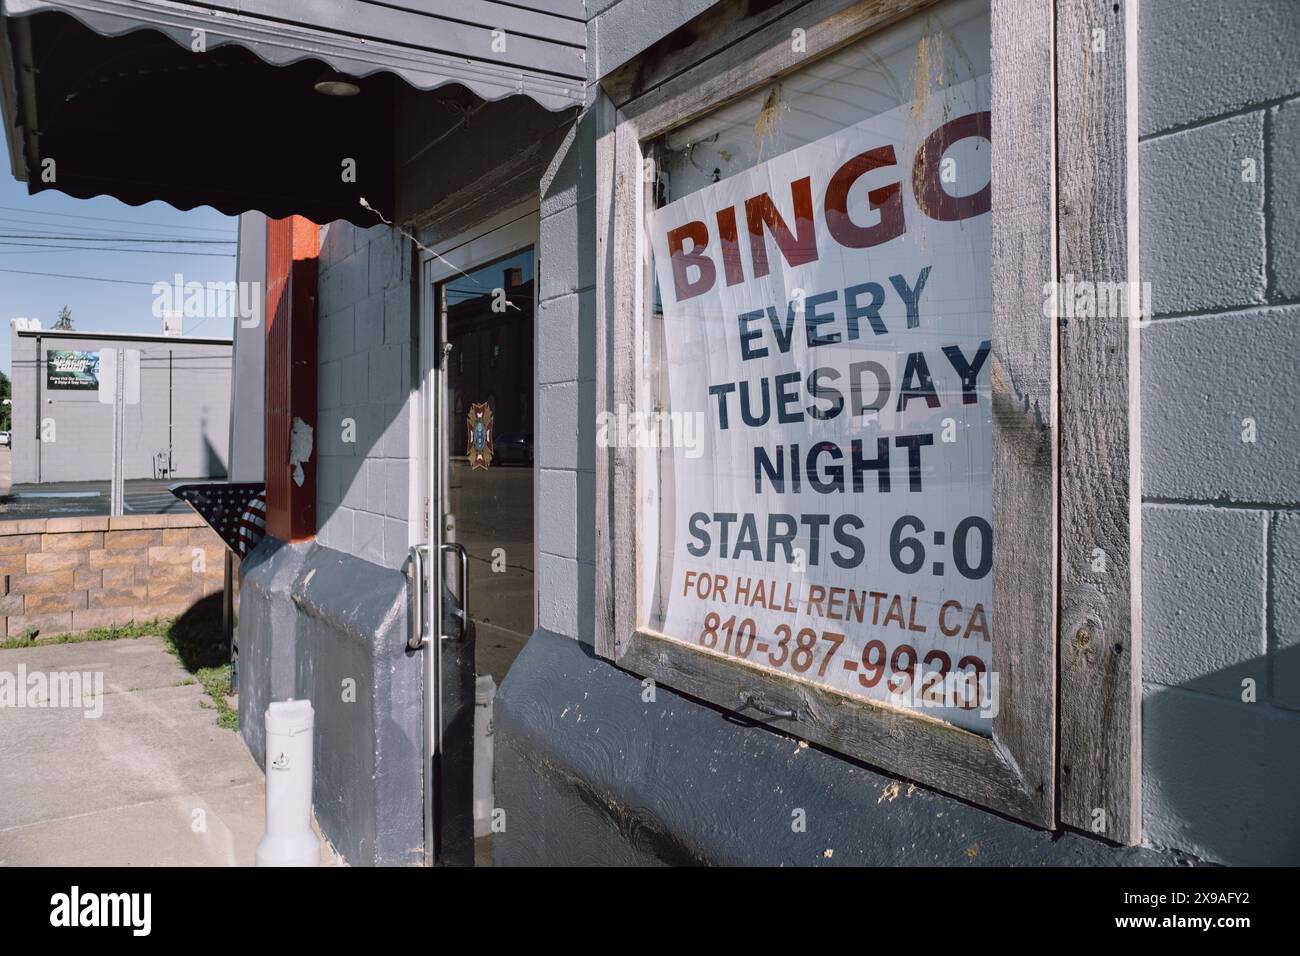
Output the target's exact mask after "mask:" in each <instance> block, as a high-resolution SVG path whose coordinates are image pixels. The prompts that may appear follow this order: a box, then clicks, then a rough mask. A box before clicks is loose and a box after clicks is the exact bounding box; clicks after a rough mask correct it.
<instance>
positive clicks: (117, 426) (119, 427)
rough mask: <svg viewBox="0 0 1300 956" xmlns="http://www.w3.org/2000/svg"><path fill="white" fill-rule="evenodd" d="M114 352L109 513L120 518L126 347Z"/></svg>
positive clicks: (123, 483)
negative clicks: (111, 482) (111, 476)
mask: <svg viewBox="0 0 1300 956" xmlns="http://www.w3.org/2000/svg"><path fill="white" fill-rule="evenodd" d="M113 353H114V354H113V358H114V361H115V363H116V370H115V371H116V374H115V376H114V383H113V385H114V388H113V485H112V490H111V492H110V494H109V507H108V513H109V514H110V515H112V516H113V517H115V518H120V517H121V516H122V513H123V512H124V511H125V508H124V505H125V504H126V501H125V498H126V480H125V477H124V476H123V466H124V465H125V460H126V456H125V454H124V449H125V447H126V440H125V439H126V436H125V434H124V431H125V426H126V414H125V412H126V349H114V350H113Z"/></svg>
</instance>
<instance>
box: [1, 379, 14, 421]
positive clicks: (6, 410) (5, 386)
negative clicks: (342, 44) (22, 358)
mask: <svg viewBox="0 0 1300 956" xmlns="http://www.w3.org/2000/svg"><path fill="white" fill-rule="evenodd" d="M12 394H13V388H12V387H11V386H10V384H9V376H8V375H6V374H5V373H4V372H0V403H2V404H0V432H7V431H9V430H10V429H9V419H10V418H11V417H12V416H11V412H12V406H11V405H10V404H9V402H8V401H7V399H8V398H9V397H10V396H11V395H12Z"/></svg>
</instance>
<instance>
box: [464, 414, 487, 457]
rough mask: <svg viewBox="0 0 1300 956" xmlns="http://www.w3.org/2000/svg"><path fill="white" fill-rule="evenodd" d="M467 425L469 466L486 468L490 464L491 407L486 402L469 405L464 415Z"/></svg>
mask: <svg viewBox="0 0 1300 956" xmlns="http://www.w3.org/2000/svg"><path fill="white" fill-rule="evenodd" d="M466 421H467V423H468V425H469V447H468V448H467V449H466V454H467V455H468V456H469V466H470V468H486V467H488V466H489V465H491V464H492V407H491V406H490V405H489V404H488V403H487V402H480V403H478V404H474V405H470V407H469V414H468V415H467V416H466Z"/></svg>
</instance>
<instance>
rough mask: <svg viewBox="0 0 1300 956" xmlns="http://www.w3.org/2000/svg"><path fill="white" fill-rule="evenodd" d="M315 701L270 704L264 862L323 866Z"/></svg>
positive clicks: (262, 845) (261, 858)
mask: <svg viewBox="0 0 1300 956" xmlns="http://www.w3.org/2000/svg"><path fill="white" fill-rule="evenodd" d="M313 724H314V713H313V711H312V707H311V701H309V700H285V701H273V702H272V703H271V705H270V706H269V707H267V708H266V833H265V834H264V835H263V836H262V839H261V841H260V842H259V843H258V844H257V865H258V866H318V865H319V864H320V840H319V838H317V836H316V834H315V833H314V832H313V831H312V828H311V785H312V766H311V760H312V727H313Z"/></svg>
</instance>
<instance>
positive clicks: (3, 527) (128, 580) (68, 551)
mask: <svg viewBox="0 0 1300 956" xmlns="http://www.w3.org/2000/svg"><path fill="white" fill-rule="evenodd" d="M224 551H225V545H224V544H223V543H222V541H221V539H220V538H219V537H218V536H217V533H216V532H215V531H213V530H212V529H211V528H209V527H208V526H207V525H206V524H204V522H203V521H202V519H200V518H199V517H198V515H195V514H180V515H139V516H135V517H122V518H108V517H97V518H37V519H22V520H17V521H0V575H3V585H2V587H0V592H2V593H0V622H3V631H2V632H0V633H2V634H3V636H6V637H18V636H21V635H23V634H26V633H27V632H28V631H29V630H33V629H34V630H36V631H38V632H40V635H41V636H51V635H54V634H66V633H73V632H77V631H86V630H91V629H93V628H97V627H108V626H111V625H116V624H129V623H131V622H133V621H149V620H153V619H155V618H171V617H178V616H180V615H181V614H184V613H185V612H186V611H188V610H190V608H192V607H193V606H194V605H195V604H197V603H198V602H199V601H200V600H201V599H203V598H204V597H207V596H208V595H211V594H218V593H220V591H221V588H222V584H223V580H224V574H223V568H224Z"/></svg>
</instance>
